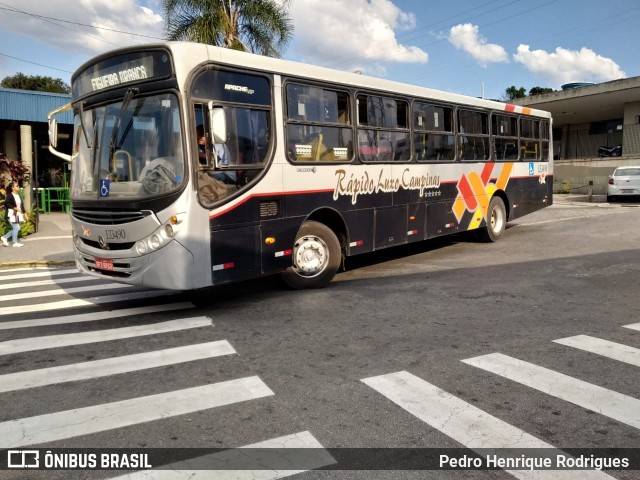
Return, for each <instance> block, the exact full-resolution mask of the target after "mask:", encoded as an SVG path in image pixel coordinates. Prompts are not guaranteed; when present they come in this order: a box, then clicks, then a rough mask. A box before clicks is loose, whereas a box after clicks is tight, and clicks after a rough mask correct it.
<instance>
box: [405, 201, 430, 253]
mask: <svg viewBox="0 0 640 480" xmlns="http://www.w3.org/2000/svg"><path fill="white" fill-rule="evenodd" d="M407 213H408V215H409V218H408V219H407V242H408V243H412V242H418V241H420V240H424V239H425V238H427V204H426V203H414V204H411V205H409V206H408V212H407Z"/></svg>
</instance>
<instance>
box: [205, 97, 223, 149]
mask: <svg viewBox="0 0 640 480" xmlns="http://www.w3.org/2000/svg"><path fill="white" fill-rule="evenodd" d="M209 123H210V125H211V140H212V141H213V143H226V142H227V119H226V117H225V115H224V108H223V107H214V106H213V102H209Z"/></svg>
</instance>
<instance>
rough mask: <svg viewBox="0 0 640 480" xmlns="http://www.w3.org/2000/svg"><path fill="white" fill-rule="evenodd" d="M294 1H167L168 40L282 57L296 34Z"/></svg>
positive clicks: (165, 11) (163, 3)
mask: <svg viewBox="0 0 640 480" xmlns="http://www.w3.org/2000/svg"><path fill="white" fill-rule="evenodd" d="M289 4H290V0H285V1H283V2H278V1H276V0H217V1H212V0H163V1H162V8H163V10H164V18H165V22H166V29H167V39H168V40H187V41H192V42H200V43H207V44H210V45H217V46H221V47H226V48H231V49H234V50H243V51H248V52H253V53H257V54H260V55H266V56H270V57H280V56H281V51H282V50H283V49H284V48H285V47H286V46H287V44H288V43H289V41H290V40H291V37H292V35H293V22H292V20H291V17H289V11H288V9H289Z"/></svg>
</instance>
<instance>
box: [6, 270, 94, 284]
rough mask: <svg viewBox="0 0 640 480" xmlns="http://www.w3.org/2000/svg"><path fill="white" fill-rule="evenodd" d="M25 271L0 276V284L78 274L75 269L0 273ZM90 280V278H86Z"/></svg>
mask: <svg viewBox="0 0 640 480" xmlns="http://www.w3.org/2000/svg"><path fill="white" fill-rule="evenodd" d="M18 270H26V271H25V272H24V273H16V274H13V275H1V274H0V282H4V281H5V280H19V279H21V278H35V277H54V276H57V275H69V274H70V273H78V269H77V268H66V269H63V270H40V269H37V271H34V269H32V268H29V269H16V270H2V272H8V271H18ZM87 278H91V277H87Z"/></svg>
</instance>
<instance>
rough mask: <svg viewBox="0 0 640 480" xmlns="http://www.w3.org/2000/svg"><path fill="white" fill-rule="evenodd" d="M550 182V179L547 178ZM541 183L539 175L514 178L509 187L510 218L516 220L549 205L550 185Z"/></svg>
mask: <svg viewBox="0 0 640 480" xmlns="http://www.w3.org/2000/svg"><path fill="white" fill-rule="evenodd" d="M545 180H546V182H549V181H550V179H548V178H547V179H545ZM552 184H553V182H552V181H551V182H550V183H549V184H548V185H547V184H546V183H540V181H539V180H538V178H537V177H526V178H512V179H511V180H510V182H509V186H508V187H507V191H506V193H507V195H508V197H509V203H510V204H511V205H510V215H509V220H515V219H516V218H520V217H522V216H524V215H527V214H529V213H532V212H535V211H537V210H540V209H541V208H544V207H547V206H548V205H549V203H548V200H549V185H552Z"/></svg>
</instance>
